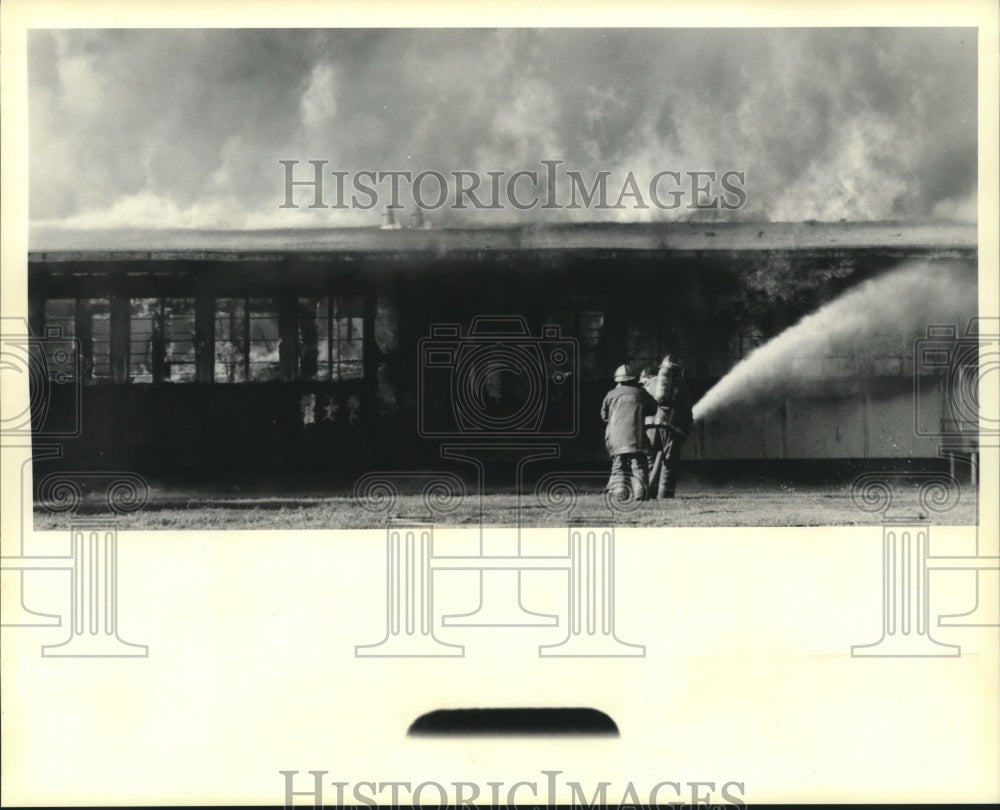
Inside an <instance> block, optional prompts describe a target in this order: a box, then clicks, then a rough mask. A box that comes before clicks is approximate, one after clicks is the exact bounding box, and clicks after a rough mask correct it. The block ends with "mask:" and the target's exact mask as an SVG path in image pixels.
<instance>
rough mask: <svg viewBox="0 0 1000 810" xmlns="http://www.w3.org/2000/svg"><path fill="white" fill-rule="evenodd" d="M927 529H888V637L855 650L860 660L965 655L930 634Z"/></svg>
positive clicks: (885, 619) (896, 526) (885, 618)
mask: <svg viewBox="0 0 1000 810" xmlns="http://www.w3.org/2000/svg"><path fill="white" fill-rule="evenodd" d="M929 541H930V527H929V526H928V525H926V524H922V525H912V524H911V525H908V524H906V523H898V524H892V523H889V524H884V525H883V527H882V637H881V638H880V639H879V640H878V641H876V642H875V643H873V644H859V645H855V646H853V647H851V655H852V656H853V657H855V658H882V657H892V658H911V657H920V658H928V657H929V658H943V657H952V656H958V655H961V647H959V646H958V645H956V644H942V643H940V642H938V641H935V640H934V639H933V638H932V637H931V633H930V606H929V604H928V596H929V588H928V565H927V557H928V544H929Z"/></svg>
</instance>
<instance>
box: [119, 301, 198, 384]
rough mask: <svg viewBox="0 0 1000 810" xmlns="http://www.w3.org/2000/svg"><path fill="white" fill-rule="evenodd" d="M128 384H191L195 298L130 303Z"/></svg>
mask: <svg viewBox="0 0 1000 810" xmlns="http://www.w3.org/2000/svg"><path fill="white" fill-rule="evenodd" d="M128 379H129V382H138V383H152V382H193V381H194V379H195V357H194V299H193V298H133V299H131V300H130V301H129V359H128Z"/></svg>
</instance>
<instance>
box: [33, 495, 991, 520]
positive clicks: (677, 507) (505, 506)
mask: <svg viewBox="0 0 1000 810" xmlns="http://www.w3.org/2000/svg"><path fill="white" fill-rule="evenodd" d="M518 500H519V499H518V496H517V495H516V494H514V493H498V494H490V495H486V496H485V498H484V499H483V508H482V520H483V523H484V524H485V525H490V526H515V525H517V514H518ZM447 506H449V507H453V508H451V509H450V511H447V512H438V513H437V514H435V515H431V514H430V513H428V511H427V509H426V507H425V506H424V501H423V498H422V497H421V496H419V495H401V496H399V498H398V501H397V503H396V505H395V508H394V509H393V510H392V512H391V513H390V516H393V517H399V516H402V517H424V518H430V517H433V519H434V521H435V523H436V524H437V525H441V526H443V525H450V526H462V525H467V526H472V525H476V524H478V522H479V520H480V506H479V498H478V497H475V496H472V497H466V498H465V499H464V501H461V502H459V503H457V504H455V503H451V504H447ZM893 511H894V513H895V514H899V513H904V514H908V515H913V516H914V517H915V518H917V516H919V515H921V514H922V515H923V519H926V520H927V521H928V522H929V523H933V524H940V525H970V524H974V523H975V522H976V505H975V499H974V498H973V497H971V496H964V495H963V497H962V499H961V500H960V502H959V503H958V505H957V506H956V507H955V508H954V509H952V510H951V511H949V512H946V513H943V514H937V513H933V512H931V513H929V514H928V513H927V512H926V510H922V509H921V507H920V504H919V503H918V501H917V498H916V493H915V492H914V493H913V494H912V497H909V498H907V499H906V502H905V503H899V504H894V505H893ZM520 512H521V522H522V525H523V526H526V527H541V526H553V527H554V526H565V525H566V523H567V514H566V513H565V512H553V511H551V510H546V509H544V508H543V507H542V506H541V505H540V504H539V503H538V502H537V501H536V500H535V498H534V496H533V495H531V494H529V495H527V496H525V497H524V498H523V504H522V506H521V509H520ZM76 514H78V515H87V516H99V515H102V516H111V512H110V511H109V510H108V508H107V506H106V504H105V503H104V501H103V499H100V498H97V497H95V496H87V497H86V498H84V500H83V503H82V504H81V505H80V507H79V509H78V511H77V513H76ZM572 514H573V516H574V517H579V518H582V519H587V518H590V519H594V518H595V517H596V518H597V519H598V520H600V519H601V518H602V516H603V517H604V518H605V519H609V518H611V512H610V511H609V510H608V508H607V507H606V505H605V500H604V496H603V494H602V493H599V492H593V493H584V494H582V495H581V496H580V498H579V500H578V502H577V504H576V508H575V509H574V511H573V513H572ZM384 519H385V516H384V515H383V514H373V513H370V512H367V511H365V510H364V509H362V508H361V507H360V506H359V505H358V504H357V503H356V502H355V500H354V498H353V497H352V496H351V495H350V494H348V493H344V494H337V495H330V496H328V497H322V496H281V497H252V498H250V497H238V496H225V495H211V496H207V495H204V494H201V495H199V494H198V493H178V492H176V491H174V492H164V491H157V490H155V489H154V490H153V491H152V492H151V493H150V500H149V502H148V503H147V504H146V505H145V506H144V507H143V508H142V509H141V510H139V511H137V512H133V513H130V514H125V515H121V516H120V517H119V523H118V525H119V528H120V529H122V530H153V529H179V530H198V529H377V528H380V527H381V526H383V525H384ZM880 519H881V517H880V515H878V514H871V513H867V512H862V511H860V510H859V509H858V508H857V507H856V506H855V505H854V502H853V501H852V500H851V494H850V487H849V486H836V487H834V486H828V487H817V486H808V487H805V486H804V487H793V486H789V485H772V486H739V487H737V486H733V487H717V488H700V489H694V488H692V489H690V490H681V491H679V492H678V496H677V498H675V499H673V500H668V501H655V500H654V501H646V502H643V503H639V504H635V505H634V508H629V509H626V510H622V511H620V512H618V514H617V515H616V517H615V521H616V522H618V523H622V524H625V525H634V526H850V525H871V524H875V523H878V522H880ZM917 519H919V518H917ZM71 520H72V516H71V515H70V514H69V513H67V512H61V513H59V512H52V511H49V510H47V509H46V508H45V506H44V505H36V507H35V515H34V524H35V529H37V530H59V529H65V528H68V527H69V525H70V522H71Z"/></svg>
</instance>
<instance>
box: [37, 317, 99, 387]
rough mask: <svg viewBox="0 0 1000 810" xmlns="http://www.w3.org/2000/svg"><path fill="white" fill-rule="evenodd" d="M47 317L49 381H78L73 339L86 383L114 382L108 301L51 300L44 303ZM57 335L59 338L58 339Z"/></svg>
mask: <svg viewBox="0 0 1000 810" xmlns="http://www.w3.org/2000/svg"><path fill="white" fill-rule="evenodd" d="M44 318H45V334H46V335H49V334H51V335H52V337H50V338H48V339H46V340H45V342H44V344H43V345H44V347H45V356H46V363H47V365H48V374H49V378H50V379H57V378H58V379H61V380H65V381H69V380H75V379H76V374H77V358H75V357H73V350H72V349H70V348H69V347H71V346H72V345H73V344H72V341H73V339H74V338H75V339H76V341H78V350H79V355H80V356H79V369H80V375H81V377H82V380H83V382H85V383H94V382H106V381H109V380H110V379H111V306H110V302H109V301H108V299H107V298H50V299H48V300H47V301H46V302H45V312H44ZM52 330H58V331H52ZM57 334H58V335H60V337H58V338H57V337H55V335H57ZM67 349H69V351H67Z"/></svg>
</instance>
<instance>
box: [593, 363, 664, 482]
mask: <svg viewBox="0 0 1000 810" xmlns="http://www.w3.org/2000/svg"><path fill="white" fill-rule="evenodd" d="M614 379H615V382H616V383H618V384H617V385H616V386H615V387H614V388H612V389H611V390H610V391H609V392H608V395H607V396H606V397H604V402H603V403H602V404H601V419H603V420H604V421H605V422H606V423H607V429H606V430H605V433H604V441H605V444H606V446H607V448H608V455H610V456H611V480H609V481H608V489H609V490H610V491H611V493H612V495H616V496H617V497H618V498H620V499H621V500H626V499H628V498H629V496H630V495H631V497H632V498H634V499H635V500H637V501H643V500H645V499H646V491H647V490H648V488H649V466H648V460H647V456H646V436H645V431H644V427H645V418H646V417H647V416H651V415H653V414H655V413H656V400H654V399H653V397H651V396H650V395H649V394H648V393H647V392H646V390H645V389H644V388H643V387H642V386H640V385H639V384H638V382H637V381H636V377H635V375H634V374H633V373H632V371H631V370H630V369H629V367H628V366H627V365H622V366H619V367H618V368H617V369H616V370H615V377H614Z"/></svg>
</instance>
